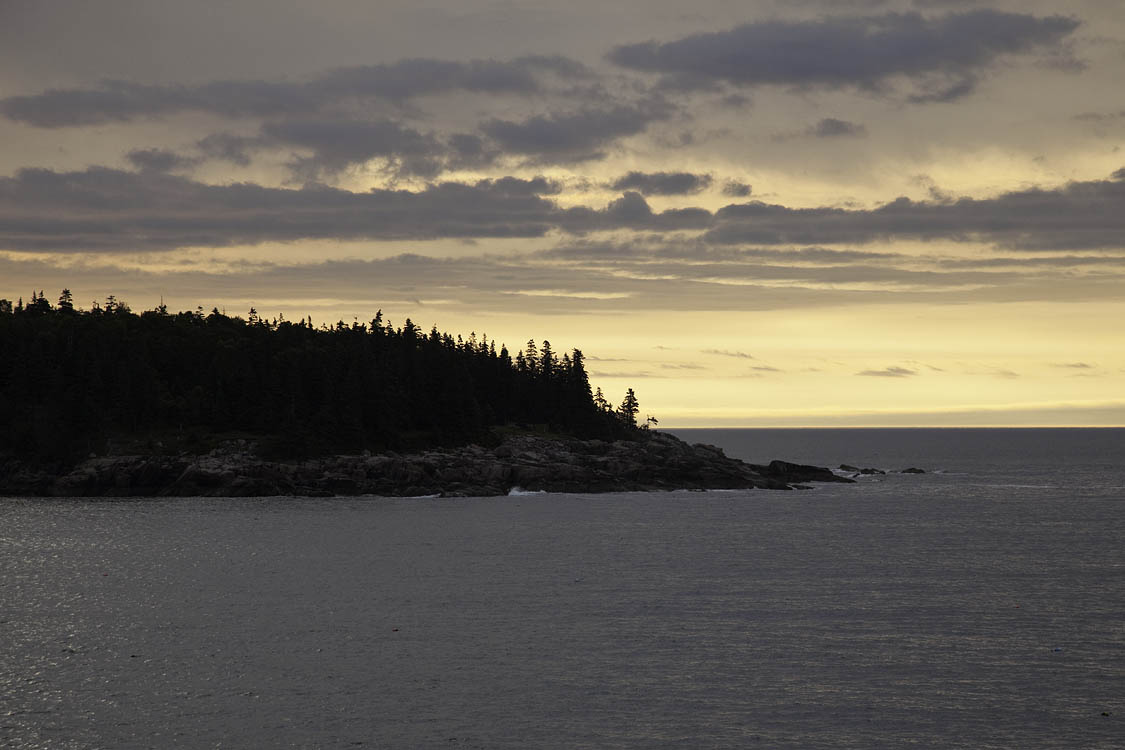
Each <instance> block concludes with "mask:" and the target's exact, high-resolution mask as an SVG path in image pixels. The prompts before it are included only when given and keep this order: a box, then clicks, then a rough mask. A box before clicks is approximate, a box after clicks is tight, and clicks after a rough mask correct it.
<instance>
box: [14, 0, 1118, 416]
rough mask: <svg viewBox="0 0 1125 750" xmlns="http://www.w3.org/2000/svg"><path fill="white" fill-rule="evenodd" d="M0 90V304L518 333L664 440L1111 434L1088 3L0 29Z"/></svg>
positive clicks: (179, 11)
mask: <svg viewBox="0 0 1125 750" xmlns="http://www.w3.org/2000/svg"><path fill="white" fill-rule="evenodd" d="M63 19H65V23H63V22H62V20H63ZM0 71H2V72H0V139H2V141H3V143H4V144H5V147H4V148H3V149H0V298H9V299H12V300H15V299H17V298H19V297H24V298H27V297H29V296H30V294H31V292H32V291H33V290H39V289H43V290H44V291H45V292H46V293H47V295H48V297H50V298H54V297H56V296H57V295H58V293H59V291H60V290H61V289H62V288H63V287H67V288H70V289H71V290H72V291H73V292H74V297H75V300H76V302H77V303H79V304H80V306H85V307H88V306H89V305H90V304H92V302H93V301H94V300H100V299H104V298H105V297H106V296H107V295H109V294H113V295H116V296H117V297H118V298H121V299H124V300H126V301H127V302H128V303H129V304H130V305H131V306H132V307H133V308H134V309H135V310H140V309H145V308H151V307H154V306H155V305H157V304H158V303H159V301H160V300H161V299H163V300H164V301H165V302H166V303H167V304H168V305H169V307H171V308H172V309H194V308H195V307H196V306H197V305H202V306H203V307H204V308H205V309H210V308H211V307H219V308H222V309H225V310H226V311H227V312H228V313H230V314H242V315H245V314H246V311H247V310H248V309H249V308H250V307H251V306H254V307H255V308H256V309H257V310H258V311H259V312H260V313H262V314H263V315H265V316H266V317H275V316H279V315H284V316H285V317H286V318H289V319H299V318H303V317H305V316H311V317H312V318H313V320H314V321H315V322H317V323H322V322H323V323H332V322H335V321H336V320H344V321H347V322H351V321H353V320H360V321H365V320H369V319H370V318H371V317H373V316H374V314H375V312H376V311H377V310H380V309H381V310H383V312H384V315H385V316H387V317H389V318H390V319H391V321H392V322H394V323H398V324H401V323H402V322H403V321H404V320H405V319H406V318H407V317H409V318H411V319H412V320H413V321H414V322H415V323H417V324H419V325H421V326H423V327H424V328H427V329H428V328H429V327H430V326H431V325H437V326H438V328H439V329H442V330H447V331H451V332H454V333H462V334H464V335H468V334H469V332H470V331H475V332H477V333H478V334H479V333H485V334H487V335H488V336H489V338H495V339H497V340H498V341H502V342H505V343H507V345H508V346H509V347H510V348H511V349H512V350H513V351H514V350H516V349H518V348H520V347H521V346H522V345H523V343H524V342H526V341H527V340H528V339H530V338H534V339H536V340H540V341H541V340H542V339H549V340H550V341H551V343H552V346H553V348H555V349H556V350H563V349H569V348H573V347H578V348H581V349H582V350H583V351H584V352H585V354H586V355H587V359H588V363H589V367H590V370H591V375H592V381H593V383H594V385H596V386H601V387H602V388H603V389H604V390H605V391H606V393H607V395H608V396H609V397H610V398H611V399H612V400H619V399H620V396H621V394H622V393H623V392H624V390H625V388H626V387H633V388H634V389H635V390H636V392H637V395H638V397H639V398H640V401H641V406H642V411H644V412H646V414H653V415H655V416H657V417H658V418H659V419H660V420H661V425H662V426H669V427H672V426H711V425H716V426H838V425H871V426H879V425H888V426H909V425H1122V424H1125V355H1123V354H1122V349H1123V347H1122V343H1123V341H1122V339H1123V336H1122V332H1121V328H1122V327H1121V321H1122V320H1125V284H1123V283H1122V282H1123V280H1125V154H1123V153H1122V152H1121V145H1122V143H1123V142H1125V93H1123V90H1122V88H1121V86H1120V79H1121V74H1122V71H1125V14H1122V13H1121V12H1120V7H1119V4H1118V3H1109V2H1099V1H1096V0H1086V1H1084V2H1083V1H1078V2H1068V3H1065V4H1063V3H1058V2H1055V3H1051V2H1040V1H1038V0H1033V1H1030V2H985V1H983V0H982V1H980V2H974V1H973V0H834V1H831V2H829V1H828V0H802V1H801V2H796V1H795V0H790V1H788V2H781V1H780V0H761V1H760V2H737V3H733V2H727V1H725V0H699V1H697V2H694V3H691V4H690V6H685V4H683V3H682V2H670V1H664V0H655V1H654V0H644V1H641V0H631V1H625V2H618V3H612V4H607V3H604V2H598V3H594V2H585V1H579V2H570V3H566V4H561V3H551V2H539V1H537V0H528V1H516V0H505V1H499V0H459V1H458V2H418V0H411V1H410V2H405V0H383V1H382V2H379V3H374V4H372V3H366V2H358V1H355V0H328V1H326V2H318V3H315V4H313V3H299V2H279V1H277V0H273V1H271V2H266V1H265V0H240V1H236V2H228V3H223V4H221V5H215V6H206V7H204V6H199V5H198V4H185V3H179V2H177V3H173V2H169V1H167V0H146V1H145V2H140V0H135V1H126V0H113V1H110V2H105V3H88V2H78V0H68V1H66V2H58V3H50V4H46V3H20V2H16V3H4V4H2V5H0Z"/></svg>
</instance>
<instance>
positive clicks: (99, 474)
mask: <svg viewBox="0 0 1125 750" xmlns="http://www.w3.org/2000/svg"><path fill="white" fill-rule="evenodd" d="M850 481H852V480H850V479H847V478H843V477H839V476H837V475H836V474H833V473H832V472H831V471H830V470H828V469H825V468H821V467H816V466H806V465H800V464H792V463H788V462H785V461H773V462H771V463H770V464H768V465H765V466H759V465H754V464H747V463H744V462H742V461H739V460H737V459H733V458H729V457H728V456H726V455H725V454H724V453H723V452H722V450H720V449H719V448H716V447H714V446H710V445H702V444H697V445H689V444H687V443H685V442H683V441H681V440H679V439H677V438H675V437H672V436H671V435H667V434H664V433H660V432H651V433H646V434H644V435H642V436H639V437H638V439H636V440H617V441H613V442H607V441H601V440H575V439H566V438H545V437H539V436H533V435H519V436H513V437H509V438H507V439H506V440H504V441H503V442H502V443H500V445H498V446H496V447H495V448H484V447H481V446H479V445H468V446H464V447H460V448H441V449H434V450H428V451H421V452H418V453H409V454H399V453H382V454H375V455H373V454H370V453H365V454H362V455H346V456H328V457H323V458H314V459H308V460H304V461H291V462H279V461H268V460H264V459H262V458H260V457H258V456H257V455H255V453H254V451H253V446H252V445H249V444H246V443H240V444H236V443H232V444H230V445H227V446H226V447H224V448H222V449H218V450H214V451H212V452H211V453H209V454H207V455H203V456H197V455H188V454H182V455H177V456H157V455H150V456H138V455H132V456H105V457H98V458H90V459H88V460H86V461H83V462H81V463H80V464H78V465H77V466H74V467H73V468H70V469H68V470H66V471H64V472H48V471H45V470H42V469H35V468H32V467H28V466H24V465H20V464H17V463H15V462H12V461H9V462H6V463H0V494H5V495H38V496H58V497H128V496H132V497H140V496H148V497H153V496H156V497H159V496H173V497H189V496H209V497H255V496H268V495H301V496H325V495H383V496H418V495H443V496H487V495H506V494H508V493H509V491H510V490H511V489H512V488H513V487H518V488H521V489H523V490H529V491H537V490H546V491H548V492H619V491H632V490H672V489H744V488H758V489H778V490H788V489H792V486H793V485H797V484H800V483H804V482H850Z"/></svg>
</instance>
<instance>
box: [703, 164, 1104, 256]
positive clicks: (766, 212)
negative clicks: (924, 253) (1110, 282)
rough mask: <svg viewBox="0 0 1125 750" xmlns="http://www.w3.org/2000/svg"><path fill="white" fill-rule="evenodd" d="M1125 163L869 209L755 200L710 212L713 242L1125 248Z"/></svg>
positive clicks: (1031, 248) (898, 201)
mask: <svg viewBox="0 0 1125 750" xmlns="http://www.w3.org/2000/svg"><path fill="white" fill-rule="evenodd" d="M1123 178H1125V170H1118V172H1115V173H1114V178H1113V179H1110V180H1095V181H1089V182H1072V183H1069V184H1067V185H1064V186H1062V187H1059V188H1055V189H1050V190H1046V189H1039V188H1032V189H1029V190H1020V191H1015V192H1011V193H1004V194H1001V195H999V196H997V197H995V198H981V199H974V198H961V199H959V200H956V201H941V202H927V201H912V200H910V199H908V198H899V199H897V200H895V201H892V202H890V203H887V204H884V205H883V206H880V207H878V208H875V209H871V210H855V211H849V210H845V209H840V208H809V209H792V208H787V207H785V206H779V205H771V204H767V203H762V202H760V201H751V202H749V203H741V204H732V205H729V206H726V207H725V208H722V209H720V210H719V211H718V213H717V214H716V216H715V221H714V226H713V228H712V229H711V230H710V231H709V232H708V233H707V235H706V238H707V239H708V241H710V242H715V243H728V244H729V243H733V244H744V243H745V244H765V245H773V244H810V243H843V242H846V243H864V242H872V241H876V240H889V239H894V238H899V239H920V240H933V239H939V238H941V239H949V240H958V241H959V240H978V241H984V242H993V243H996V244H998V245H1002V246H1009V247H1015V248H1020V249H1025V250H1054V249H1063V248H1070V249H1087V248H1091V249H1092V248H1120V247H1125V179H1123Z"/></svg>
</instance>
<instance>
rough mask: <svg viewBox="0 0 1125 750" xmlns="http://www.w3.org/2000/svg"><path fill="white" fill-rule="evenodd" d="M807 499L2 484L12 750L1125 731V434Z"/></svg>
mask: <svg viewBox="0 0 1125 750" xmlns="http://www.w3.org/2000/svg"><path fill="white" fill-rule="evenodd" d="M671 432H673V433H674V434H677V435H679V436H680V437H683V438H685V439H688V440H690V441H693V442H708V443H713V444H716V445H719V446H720V447H723V448H724V449H725V450H726V451H727V453H728V454H729V455H733V456H737V457H740V458H745V459H748V460H750V461H753V462H756V463H763V462H766V461H769V460H770V459H773V458H782V459H786V460H792V461H797V462H802V463H815V464H819V465H831V466H836V465H838V464H840V463H848V464H852V465H856V466H861V467H867V466H870V467H876V468H880V469H890V470H898V469H903V468H907V467H911V466H915V467H920V468H922V469H925V470H926V472H927V473H925V474H917V475H915V474H900V473H889V474H887V475H885V476H884V475H877V476H872V477H866V478H863V479H862V481H860V482H859V483H857V484H854V485H836V484H832V485H818V486H817V487H816V488H815V489H812V490H807V491H795V492H777V491H765V490H755V491H745V492H742V491H738V492H735V491H727V492H719V491H716V492H690V491H676V492H665V493H621V494H609V495H577V494H573V495H572V494H540V495H519V496H509V497H501V498H459V499H436V498H426V499H386V498H326V499H307V498H284V497H283V498H265V499H201V498H186V499H148V500H133V499H130V500H105V501H89V500H67V499H49V500H45V499H19V498H9V499H0V636H2V637H0V746H3V747H18V748H149V747H151V748H172V747H184V748H218V747H232V748H249V747H263V748H265V747H268V748H346V747H385V748H431V747H448V748H461V747H465V748H663V747H699V748H712V747H714V748H720V747H721V748H726V747H739V748H741V747H762V748H883V747H886V748H901V747H935V748H938V747H940V748H1121V747H1122V746H1123V745H1125V741H1123V738H1125V543H1123V538H1125V537H1123V533H1122V532H1123V531H1125V502H1123V501H1125V430H1120V429H1096V430H1095V429H1090V430H1087V429H1073V430H1070V429H1042V430H1041V429H1021V430H990V429H940V430H858V429H833V430H672V431H671Z"/></svg>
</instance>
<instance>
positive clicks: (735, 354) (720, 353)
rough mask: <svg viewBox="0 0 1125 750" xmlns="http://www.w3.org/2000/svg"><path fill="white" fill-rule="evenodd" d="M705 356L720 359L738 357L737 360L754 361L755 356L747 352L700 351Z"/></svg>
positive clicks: (726, 350) (724, 350)
mask: <svg viewBox="0 0 1125 750" xmlns="http://www.w3.org/2000/svg"><path fill="white" fill-rule="evenodd" d="M700 351H701V352H702V353H703V354H714V355H716V356H719V357H736V358H737V359H754V355H752V354H747V353H746V352H738V351H731V350H730V349H700Z"/></svg>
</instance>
